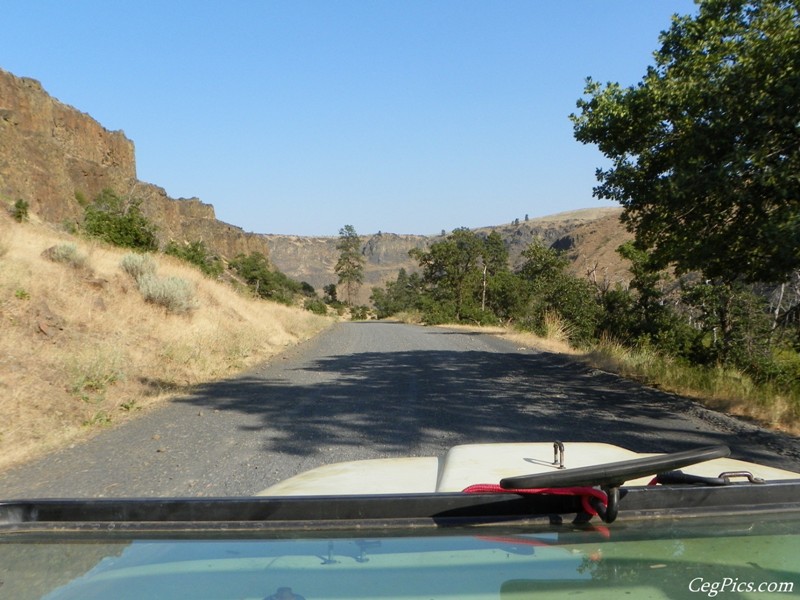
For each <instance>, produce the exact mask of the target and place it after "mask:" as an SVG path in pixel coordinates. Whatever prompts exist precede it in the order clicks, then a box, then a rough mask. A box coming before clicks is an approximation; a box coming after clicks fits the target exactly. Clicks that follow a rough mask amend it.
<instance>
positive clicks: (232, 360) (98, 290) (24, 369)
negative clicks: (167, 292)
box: [0, 210, 331, 469]
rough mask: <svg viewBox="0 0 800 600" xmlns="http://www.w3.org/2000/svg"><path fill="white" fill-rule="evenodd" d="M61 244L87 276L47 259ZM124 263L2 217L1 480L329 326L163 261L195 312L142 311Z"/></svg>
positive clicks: (146, 307)
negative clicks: (10, 470)
mask: <svg viewBox="0 0 800 600" xmlns="http://www.w3.org/2000/svg"><path fill="white" fill-rule="evenodd" d="M61 244H75V245H76V247H77V251H78V252H79V253H80V255H81V256H85V261H84V262H83V264H82V266H81V268H75V266H74V265H73V264H70V263H68V262H58V261H53V260H52V259H49V258H48V257H47V256H45V255H43V252H44V251H45V250H47V249H48V248H51V247H53V246H58V245H61ZM125 254H126V252H125V251H121V250H118V249H115V248H109V247H106V246H103V245H99V244H96V243H92V242H86V241H81V240H76V239H74V238H73V237H72V236H69V235H67V234H64V233H60V232H57V231H54V230H52V229H50V228H48V227H46V226H44V225H41V224H37V223H24V224H18V223H16V222H14V221H13V220H12V219H11V218H10V217H9V216H8V215H7V214H5V211H2V210H0V410H2V413H3V414H4V415H6V418H5V419H3V421H2V422H0V469H2V468H6V467H8V466H11V465H13V464H16V463H19V462H21V461H24V460H27V459H30V458H32V457H34V456H36V455H39V454H41V453H43V452H45V451H47V450H50V449H53V448H57V447H62V446H64V445H65V444H69V443H71V442H72V441H74V440H77V439H80V438H82V437H85V436H87V435H89V434H91V432H93V431H96V430H98V426H100V425H107V424H116V423H120V422H123V421H124V420H126V419H128V418H130V416H131V415H133V414H135V413H136V412H137V411H139V410H140V409H146V408H147V407H149V406H151V405H153V404H156V403H158V402H161V401H164V400H165V399H167V398H169V397H170V395H172V394H175V393H178V392H183V391H187V390H188V389H189V388H191V386H194V385H197V384H200V383H204V382H207V381H211V380H214V379H218V378H222V377H226V376H230V375H233V374H235V373H236V372H238V371H240V370H241V369H243V368H246V367H248V366H251V365H253V364H256V363H258V362H260V361H264V360H266V359H267V358H269V357H271V356H273V355H275V354H277V353H279V352H280V351H282V350H283V349H284V348H286V347H287V346H289V345H292V344H295V343H297V342H299V341H302V340H304V339H307V338H309V337H311V336H313V335H314V334H316V333H317V332H319V331H320V330H322V329H324V328H325V327H326V326H328V325H329V324H330V323H331V321H330V320H329V319H327V318H324V317H319V316H316V315H314V314H312V313H310V312H308V311H304V310H301V309H297V308H291V307H286V306H283V305H278V304H273V303H268V302H264V301H260V300H254V299H251V298H247V297H245V296H243V295H241V294H239V293H237V292H236V291H234V290H233V289H232V288H231V287H229V286H227V285H225V284H222V283H218V282H215V281H211V280H209V279H208V278H206V277H204V276H203V275H202V274H201V273H200V272H199V271H197V270H195V269H193V268H192V267H190V266H187V265H186V264H185V263H182V262H180V261H178V260H177V259H173V258H171V257H167V256H158V257H157V258H156V260H157V262H158V269H159V274H162V275H163V276H165V277H177V278H180V279H182V280H185V281H187V282H189V283H191V285H192V288H193V290H194V298H195V301H196V304H197V305H196V308H195V309H194V310H192V311H191V312H190V313H187V314H172V313H168V312H167V310H166V309H165V308H164V307H163V306H158V305H156V304H152V303H148V302H145V300H144V299H143V297H142V295H141V294H140V292H139V290H138V288H137V286H136V283H135V282H134V281H133V279H132V278H131V277H130V276H129V275H128V274H126V273H125V272H124V271H123V270H122V268H121V266H120V263H121V260H122V257H123V256H124V255H125Z"/></svg>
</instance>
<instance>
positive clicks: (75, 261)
mask: <svg viewBox="0 0 800 600" xmlns="http://www.w3.org/2000/svg"><path fill="white" fill-rule="evenodd" d="M42 256H44V257H45V258H46V259H48V260H52V261H53V262H57V263H63V264H66V265H69V266H70V267H72V268H73V269H83V268H85V267H86V261H87V257H86V255H85V254H83V253H82V252H78V247H77V246H76V245H75V244H58V245H57V246H52V247H50V248H48V249H47V250H45V251H44V252H43V253H42Z"/></svg>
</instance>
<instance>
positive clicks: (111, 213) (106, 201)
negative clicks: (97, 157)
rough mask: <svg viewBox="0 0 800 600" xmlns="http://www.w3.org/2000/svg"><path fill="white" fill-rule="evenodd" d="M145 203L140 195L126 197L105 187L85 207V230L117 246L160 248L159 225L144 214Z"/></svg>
mask: <svg viewBox="0 0 800 600" xmlns="http://www.w3.org/2000/svg"><path fill="white" fill-rule="evenodd" d="M141 204H142V201H141V200H139V199H136V198H125V199H123V198H120V197H119V196H118V195H117V194H116V193H115V192H114V191H113V190H111V189H108V188H107V189H104V190H103V191H102V192H101V193H100V194H99V195H98V196H97V197H96V198H95V199H94V202H92V203H91V204H88V205H87V206H86V207H85V209H84V218H83V230H84V232H86V234H87V235H89V236H92V237H96V238H99V239H101V240H104V241H106V242H108V243H109V244H114V245H115V246H122V247H123V248H132V249H134V250H139V251H142V252H151V251H155V250H158V238H157V237H156V230H157V228H156V226H155V225H154V224H153V223H152V222H151V221H150V220H149V219H147V217H145V216H144V215H143V214H142V211H141V208H140V207H141Z"/></svg>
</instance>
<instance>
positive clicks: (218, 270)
mask: <svg viewBox="0 0 800 600" xmlns="http://www.w3.org/2000/svg"><path fill="white" fill-rule="evenodd" d="M164 253H165V254H169V255H170V256H175V257H176V258H180V259H181V260H185V261H186V262H188V263H191V264H193V265H195V266H196V267H197V268H199V269H200V270H201V271H202V272H203V273H205V274H206V275H208V276H209V277H219V276H220V275H222V271H223V267H222V261H221V260H220V258H219V257H218V256H216V255H215V254H213V253H212V252H211V251H210V250H209V249H208V248H206V245H205V243H204V242H203V241H202V240H198V241H196V242H186V243H184V244H178V243H177V242H175V241H170V243H169V244H167V247H166V248H164Z"/></svg>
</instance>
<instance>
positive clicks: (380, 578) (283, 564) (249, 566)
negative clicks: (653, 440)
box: [0, 513, 800, 600]
mask: <svg viewBox="0 0 800 600" xmlns="http://www.w3.org/2000/svg"><path fill="white" fill-rule="evenodd" d="M652 525H653V524H652V522H651V521H645V522H638V523H627V524H625V525H624V526H615V527H613V528H607V527H605V526H596V527H585V528H575V527H574V526H572V525H561V526H541V527H526V528H525V529H524V530H521V528H519V527H516V528H508V527H506V528H490V529H484V528H479V529H477V530H476V529H472V530H469V531H468V532H467V531H465V530H463V529H459V530H452V531H449V532H448V531H447V530H445V531H439V532H438V533H436V534H435V535H421V534H420V533H419V532H415V531H413V530H410V531H407V532H405V533H404V534H398V533H397V532H392V534H391V535H386V534H385V533H381V532H375V531H364V532H359V535H358V536H354V537H350V536H346V535H345V536H341V535H337V534H331V535H330V537H319V536H320V534H319V532H317V533H313V532H312V533H308V534H306V535H304V536H302V537H292V538H291V539H276V538H274V537H272V536H269V539H266V538H265V537H264V534H263V533H259V534H255V533H250V534H243V533H241V532H239V533H231V532H228V533H226V532H225V530H224V529H222V530H217V531H215V532H213V533H208V532H206V533H205V534H202V535H200V534H199V533H197V532H194V533H191V534H175V535H172V534H164V533H160V534H158V535H154V536H150V537H149V536H147V535H141V534H137V535H136V536H135V537H127V536H126V535H125V534H122V535H118V534H115V533H114V532H113V531H112V532H109V531H104V532H102V533H98V532H94V533H88V534H87V533H82V534H80V535H77V534H71V535H67V536H66V537H65V538H61V539H58V537H57V538H56V539H54V537H53V535H52V534H50V535H48V536H47V538H45V537H44V536H42V535H41V534H22V535H13V534H11V535H7V536H6V537H5V538H3V539H2V543H0V570H2V581H3V586H2V587H0V597H8V598H18V599H27V598H45V599H47V600H65V599H81V600H91V599H99V598H104V599H105V598H108V599H112V598H113V599H119V600H124V599H126V598H131V599H134V598H135V599H140V598H149V599H159V598H192V599H250V598H252V599H259V600H260V599H263V598H276V599H278V600H284V599H286V600H291V599H292V598H295V599H301V598H305V599H307V600H317V599H323V598H329V599H340V598H342V599H343V598H393V599H398V600H399V599H408V600H411V599H420V600H421V599H425V600H429V599H431V598H452V599H456V598H458V599H478V598H481V599H484V598H485V599H490V598H492V599H494V598H499V599H503V600H505V599H522V598H533V597H543V598H544V597H547V598H552V597H572V596H573V595H574V594H575V593H577V592H586V593H591V597H592V598H612V597H613V598H620V597H624V596H625V595H627V594H633V596H632V597H647V598H682V597H686V598H697V597H698V594H699V595H700V596H706V597H714V596H716V595H717V594H719V593H721V592H726V591H727V592H731V591H733V592H735V593H736V595H735V596H734V597H737V598H739V597H747V594H748V593H749V592H759V591H762V592H765V591H770V592H784V593H791V592H792V591H793V590H796V589H800V587H798V586H800V562H798V560H797V556H798V555H800V513H798V514H795V513H792V514H788V515H787V514H780V515H775V518H774V519H773V518H764V515H760V516H759V518H758V519H757V520H756V519H755V518H754V519H753V520H752V521H749V520H746V519H743V518H741V517H737V518H735V519H734V518H730V517H729V518H722V517H719V518H713V519H709V518H702V519H688V520H687V519H682V520H680V521H678V520H675V521H671V520H661V521H660V523H659V527H657V528H654V527H653V526H652ZM324 535H326V536H327V535H328V534H324ZM629 597H630V596H629Z"/></svg>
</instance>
